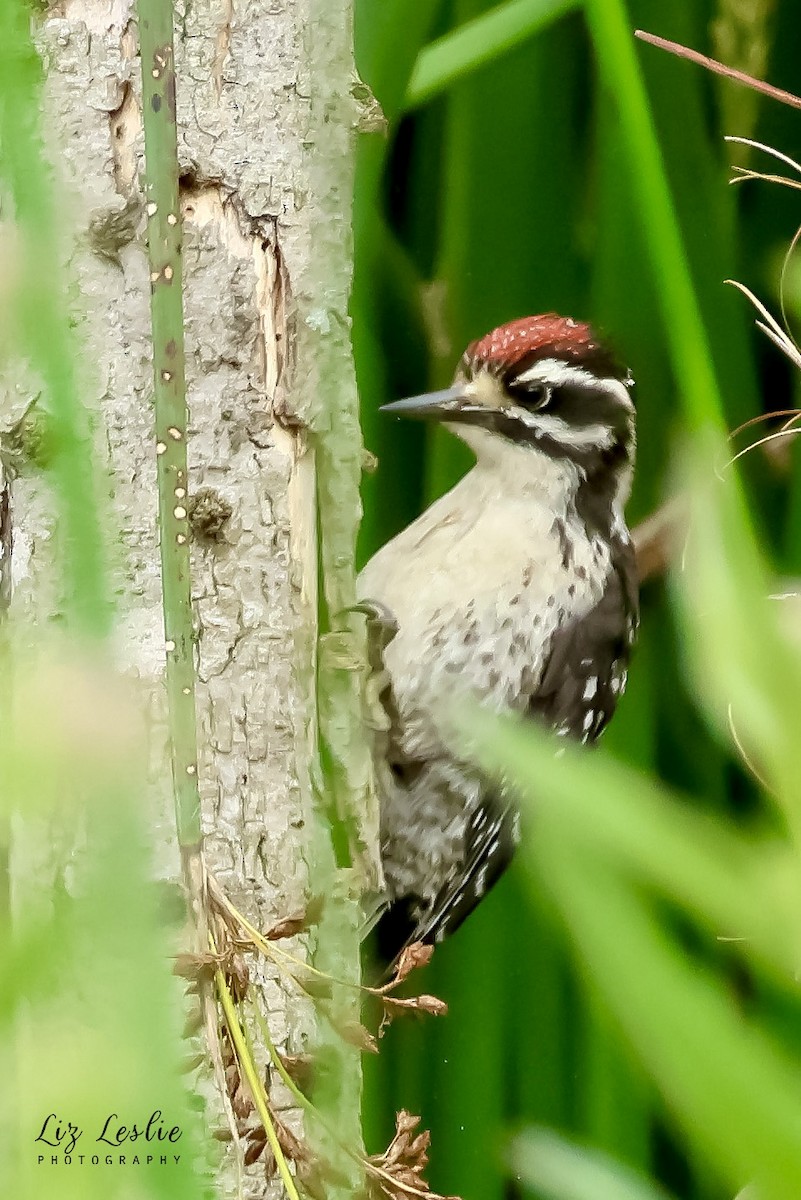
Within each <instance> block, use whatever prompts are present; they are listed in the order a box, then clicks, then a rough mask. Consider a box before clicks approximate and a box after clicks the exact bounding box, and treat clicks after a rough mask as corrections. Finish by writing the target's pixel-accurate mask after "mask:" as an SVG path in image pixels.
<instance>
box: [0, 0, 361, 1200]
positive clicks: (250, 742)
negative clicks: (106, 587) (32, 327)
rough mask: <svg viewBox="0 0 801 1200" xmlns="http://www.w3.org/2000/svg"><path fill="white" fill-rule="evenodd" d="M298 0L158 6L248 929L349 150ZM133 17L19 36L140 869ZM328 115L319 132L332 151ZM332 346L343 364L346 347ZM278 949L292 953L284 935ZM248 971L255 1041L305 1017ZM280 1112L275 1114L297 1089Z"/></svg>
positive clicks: (149, 523)
mask: <svg viewBox="0 0 801 1200" xmlns="http://www.w3.org/2000/svg"><path fill="white" fill-rule="evenodd" d="M312 8H313V0H303V2H299V3H291V2H290V0H277V2H275V3H268V0H243V2H242V3H241V4H237V5H236V6H235V5H234V3H233V0H194V2H193V4H192V5H191V6H189V5H187V6H186V8H185V10H184V9H179V10H178V12H177V14H176V65H177V77H178V119H179V154H180V158H181V166H182V171H183V172H184V179H183V185H184V186H183V215H184V219H185V272H186V273H185V304H186V332H187V376H188V396H189V406H190V430H189V443H188V449H189V458H190V475H191V478H190V491H193V492H194V493H195V494H197V493H198V490H199V489H209V490H208V491H206V492H204V493H203V498H204V513H198V514H197V520H196V531H197V537H196V539H195V548H194V555H193V596H194V601H195V613H196V622H197V630H198V653H199V688H198V708H199V748H200V760H199V781H200V789H201V797H202V803H203V825H204V832H205V849H206V857H207V862H208V866H209V868H210V869H211V870H212V871H213V872H214V873H215V875H216V876H217V878H218V880H219V882H220V883H221V885H222V887H223V888H224V890H225V891H226V892H227V894H228V895H229V896H230V898H231V899H232V901H233V902H234V904H236V905H237V907H239V908H240V909H241V910H242V911H244V912H245V913H246V914H247V915H248V916H249V918H250V919H251V920H252V921H253V923H254V924H256V925H257V926H258V927H259V928H261V929H267V928H269V926H270V925H271V924H273V923H274V922H275V920H276V919H277V918H279V917H281V916H284V915H287V914H292V913H295V912H297V911H298V910H300V909H302V908H303V905H304V901H305V897H306V890H307V884H308V877H309V864H310V862H311V861H312V859H313V857H314V854H315V850H314V843H313V839H314V837H315V836H316V835H314V834H313V832H312V830H313V828H314V819H313V813H312V787H311V773H310V764H311V763H312V761H313V753H314V749H315V747H314V737H315V735H314V724H313V713H314V704H313V661H314V660H313V656H314V647H315V644H316V625H315V620H316V617H315V612H316V603H317V578H316V561H317V550H316V542H315V497H314V462H313V453H312V451H311V449H310V444H309V439H308V435H307V432H306V424H307V423H308V422H309V421H313V419H314V411H315V405H316V403H317V401H318V397H317V396H316V395H314V394H309V390H310V387H316V379H315V376H316V373H315V370H314V359H315V354H316V353H317V349H318V345H319V342H320V339H325V337H326V335H327V334H328V333H329V332H330V329H331V327H332V326H338V328H339V329H340V330H343V329H344V330H346V329H347V316H346V313H347V297H348V292H349V285H350V279H349V273H348V259H349V245H350V243H349V206H350V195H349V190H348V188H349V163H347V162H345V163H343V168H342V171H341V172H340V177H339V179H338V180H337V181H336V185H335V186H334V187H333V189H332V188H331V186H330V180H327V178H326V172H325V167H324V163H323V159H322V158H321V157H320V156H319V155H318V156H315V153H314V145H313V143H314V141H315V135H314V133H313V131H312V130H313V114H312V106H311V101H310V97H311V96H312V95H313V94H316V95H317V96H318V97H319V95H320V91H321V89H323V93H325V90H326V89H332V95H333V96H334V98H335V100H336V101H337V104H336V105H335V108H338V111H339V114H340V116H341V115H342V113H343V112H345V113H346V114H347V111H348V102H347V97H348V95H349V88H350V79H349V77H348V71H349V69H350V60H349V54H350V36H349V25H350V18H349V6H348V4H347V3H346V2H344V0H343V3H341V4H329V5H328V8H327V16H328V18H329V21H332V22H333V24H332V29H333V30H334V31H335V32H334V36H333V40H332V36H331V30H329V34H328V37H327V40H326V47H325V55H326V59H327V61H326V62H322V61H321V64H318V65H320V69H321V71H322V72H323V76H322V77H321V76H320V75H317V76H315V70H316V67H315V63H314V60H313V53H315V51H314V50H313V38H312V37H311V33H312V26H311V22H312V19H313V17H314V13H313V11H312ZM332 9H335V10H337V11H336V12H332V11H331V10H332ZM133 17H134V13H133V5H132V3H131V2H130V0H64V3H63V4H62V5H61V6H59V7H58V8H54V9H51V10H50V12H49V13H48V14H47V16H46V18H45V20H44V22H43V30H42V37H41V45H42V47H43V52H44V54H45V59H46V64H47V72H48V80H47V111H46V113H45V126H46V128H47V130H48V136H49V139H50V143H51V144H50V147H49V149H50V153H51V156H52V160H53V163H54V167H55V175H56V181H57V182H56V186H57V188H58V191H59V196H60V201H61V207H62V210H63V212H64V215H65V230H66V232H67V235H68V241H67V242H65V248H64V256H65V260H67V262H68V272H69V279H70V281H71V283H72V286H73V289H74V294H73V308H74V313H75V317H76V319H77V321H78V329H77V336H78V337H79V339H80V341H81V343H82V357H83V362H84V377H83V380H82V384H83V388H84V396H85V400H86V403H87V404H88V405H89V407H90V409H91V410H92V412H93V413H94V414H95V415H96V420H97V429H98V446H99V448H100V449H101V452H103V451H105V453H106V457H107V463H108V470H109V474H110V479H111V485H110V486H111V491H112V494H113V516H114V521H115V524H116V525H117V526H118V527H119V528H120V529H121V530H122V542H121V546H120V548H119V557H118V561H117V563H116V564H115V569H116V582H117V588H118V593H119V605H120V612H119V621H118V625H117V633H116V642H115V648H116V653H117V658H118V661H119V664H120V666H121V667H122V668H123V669H124V670H125V671H126V672H128V673H130V674H132V675H134V676H135V677H136V678H137V679H139V680H140V681H141V686H142V692H143V696H144V698H145V703H146V705H147V707H148V709H149V720H150V726H151V734H152V737H151V744H152V748H153V749H152V772H151V773H152V778H153V786H154V791H155V792H156V794H157V796H158V798H159V803H158V804H157V805H156V807H157V809H158V812H159V814H160V815H159V816H158V818H157V828H156V830H155V841H156V844H157V848H158V859H159V866H158V869H159V873H160V874H161V875H162V876H163V877H165V878H169V879H175V878H177V877H178V870H179V866H178V855H177V847H176V844H175V833H174V828H173V818H172V810H171V802H170V797H169V779H168V768H167V766H166V764H167V761H168V760H167V756H166V753H165V739H166V723H165V720H164V711H163V694H162V690H161V677H162V672H163V668H164V634H163V623H162V613H161V594H160V583H159V570H158V543H157V510H156V480H155V453H154V437H153V415H152V405H151V359H150V340H149V339H150V324H149V322H150V318H149V281H148V267H147V259H146V251H145V242H144V227H145V214H144V202H143V196H142V190H141V182H140V177H141V171H142V165H143V162H142V155H143V138H142V122H141V109H140V102H139V94H140V87H139V60H138V57H137V40H136V33H135V25H134V22H133ZM334 72H336V73H338V74H339V78H338V80H337V81H336V88H335V87H334V82H335V81H334V77H333V73H334ZM337 89H338V91H337ZM343 97H345V101H344V108H343ZM332 111H333V110H332ZM347 123H348V122H347V120H346V121H345V122H344V124H341V125H340V127H339V128H338V129H336V130H334V129H333V127H332V131H331V132H332V136H334V137H335V141H336V146H335V152H336V153H339V154H340V155H341V152H342V146H343V145H344V147H345V158H346V159H347V139H348V137H349V130H348V128H347V127H346V126H347ZM343 138H344V139H345V140H344V142H343ZM321 164H322V165H321ZM323 228H324V229H325V230H326V232H327V237H328V240H329V241H330V242H331V244H332V245H334V246H337V247H338V248H339V249H338V262H337V268H338V273H337V274H336V275H335V276H334V277H331V276H330V275H329V276H328V278H327V279H326V277H325V273H326V271H327V270H328V267H327V264H326V262H325V261H322V260H321V259H320V257H319V253H316V248H315V245H314V244H313V241H314V237H315V236H316V237H317V238H318V239H319V232H320V230H321V229H323ZM317 250H318V251H319V246H318V247H317ZM323 285H324V289H325V290H323ZM299 330H300V331H302V336H300V337H299V336H298V331H299ZM344 345H345V346H346V345H347V338H346V337H345V339H344ZM345 354H346V355H347V351H345ZM339 361H340V363H341V364H344V367H343V378H344V380H345V385H346V386H347V384H348V383H350V385H351V386H352V377H351V368H350V365H349V363H348V361H347V358H345V359H343V358H342V355H341V354H340V358H339ZM5 382H6V384H7V386H6V387H4V388H3V393H2V410H0V421H1V422H2V427H3V429H5V430H9V429H10V428H11V427H12V426H14V425H15V423H17V422H19V421H20V419H21V418H22V416H23V414H24V413H25V412H26V411H27V410H28V408H29V405H30V403H31V401H32V399H33V398H34V397H35V395H36V390H37V388H36V381H35V380H33V379H30V378H28V377H27V376H26V375H25V372H24V370H23V369H22V368H21V367H20V368H19V369H18V371H17V372H16V374H15V375H14V376H13V377H11V378H8V379H7V380H6V381H5ZM33 411H34V412H35V407H34V410H33ZM355 450H356V452H357V453H358V447H357V448H355ZM204 515H205V516H206V517H208V518H209V520H208V521H207V522H206V523H205V524H203V522H202V520H201V518H202V517H203V516H204ZM13 523H14V538H15V541H14V555H13V574H14V584H15V586H14V590H13V597H12V600H11V607H12V613H13V612H16V613H18V614H23V615H29V614H30V615H36V617H37V619H39V620H42V619H46V618H47V617H49V616H52V615H53V614H55V613H57V612H58V608H59V598H58V595H57V591H56V589H55V587H54V584H53V573H52V572H51V570H50V569H49V567H48V560H49V555H48V546H49V544H50V543H51V540H52V537H53V523H52V516H51V507H50V504H49V502H48V494H47V485H46V476H43V475H42V474H41V473H40V472H38V471H37V470H36V469H35V468H34V467H32V466H31V465H30V464H25V463H23V464H22V469H21V473H20V476H19V478H18V479H17V480H16V482H15V484H14V496H13ZM201 525H202V528H201ZM209 533H211V534H212V536H211V537H209V536H208V534H209ZM215 534H216V536H214V535H215ZM59 862H61V857H60V856H56V858H54V862H53V865H52V869H51V870H50V871H49V873H50V875H51V876H55V875H57V874H58V872H59V870H60V867H59V866H58V863H59ZM47 873H48V872H47V871H45V874H47ZM40 884H41V879H40V881H39V885H40ZM286 948H287V949H290V950H291V951H292V952H294V953H297V954H299V955H300V956H301V957H302V956H303V955H304V946H303V945H302V944H287V945H286ZM260 982H261V984H262V993H263V996H264V1001H265V1009H266V1012H267V1014H268V1017H269V1021H270V1026H271V1029H272V1031H273V1036H274V1038H275V1040H276V1042H277V1044H278V1046H279V1049H281V1050H283V1051H287V1052H289V1053H293V1052H298V1051H299V1050H301V1049H303V1048H305V1045H306V1042H307V1039H308V1038H309V1036H310V1035H311V1034H312V1032H313V1029H314V1013H313V1011H312V1010H311V1008H310V1006H309V1004H308V1002H307V1001H302V1000H301V999H300V998H299V995H298V992H297V989H293V988H292V987H291V985H288V984H286V983H285V982H283V981H282V980H281V979H279V978H276V977H273V976H271V975H270V973H269V972H265V973H264V976H263V978H262V979H261V980H260ZM274 1099H276V1100H278V1102H279V1104H280V1103H281V1101H282V1096H281V1094H280V1093H276V1094H274ZM283 1101H284V1103H286V1104H287V1105H288V1096H284V1097H283ZM343 1115H344V1114H343ZM289 1120H290V1124H294V1125H295V1127H296V1128H297V1124H298V1114H290V1118H289ZM243 1178H244V1182H243ZM271 1189H273V1190H271ZM220 1192H221V1194H222V1195H225V1196H234V1195H243V1196H248V1197H250V1196H262V1195H269V1194H276V1195H279V1194H282V1188H281V1186H280V1183H278V1182H276V1183H274V1184H272V1185H269V1186H268V1187H267V1190H266V1191H265V1184H264V1177H263V1173H262V1170H261V1168H260V1167H259V1166H258V1165H257V1166H256V1167H255V1168H253V1169H252V1170H250V1171H246V1172H245V1173H244V1177H242V1176H241V1164H240V1169H239V1170H238V1169H237V1166H236V1164H235V1163H234V1162H232V1161H230V1162H228V1164H227V1165H226V1166H225V1167H224V1169H223V1172H222V1175H221V1184H220Z"/></svg>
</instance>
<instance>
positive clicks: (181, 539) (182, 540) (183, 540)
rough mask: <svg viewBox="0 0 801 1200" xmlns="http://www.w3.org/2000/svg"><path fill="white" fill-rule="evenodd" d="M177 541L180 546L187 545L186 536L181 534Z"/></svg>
mask: <svg viewBox="0 0 801 1200" xmlns="http://www.w3.org/2000/svg"><path fill="white" fill-rule="evenodd" d="M175 540H176V542H177V543H178V545H179V546H185V545H186V534H183V533H179V534H178V536H177V537H176V539H175Z"/></svg>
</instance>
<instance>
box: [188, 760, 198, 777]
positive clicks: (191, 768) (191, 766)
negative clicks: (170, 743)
mask: <svg viewBox="0 0 801 1200" xmlns="http://www.w3.org/2000/svg"><path fill="white" fill-rule="evenodd" d="M186 773H187V775H195V774H197V767H196V766H195V764H194V763H190V764H189V766H188V767H187V768H186Z"/></svg>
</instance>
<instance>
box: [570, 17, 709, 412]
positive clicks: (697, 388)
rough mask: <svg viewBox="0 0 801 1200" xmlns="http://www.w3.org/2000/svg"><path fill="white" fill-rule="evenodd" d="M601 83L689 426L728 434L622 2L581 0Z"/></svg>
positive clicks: (627, 18) (676, 218) (646, 96)
mask: <svg viewBox="0 0 801 1200" xmlns="http://www.w3.org/2000/svg"><path fill="white" fill-rule="evenodd" d="M584 8H585V12H586V16H587V21H588V23H589V26H590V31H591V33H592V38H593V42H594V44H595V49H596V53H597V55H598V62H599V65H600V69H601V72H602V74H603V76H604V80H605V83H606V86H607V87H608V88H609V90H610V92H611V93H612V94H613V95H614V97H615V100H616V103H617V112H618V119H619V121H620V129H621V133H622V139H623V144H624V148H625V152H626V154H627V155H628V158H629V178H630V180H631V186H632V189H633V190H634V192H635V194H636V197H637V207H638V210H639V212H640V214H641V217H642V222H643V227H644V230H645V241H646V245H647V247H648V252H649V254H650V256H651V265H652V269H653V272H654V277H655V279H656V281H657V291H658V294H659V300H660V303H661V305H662V310H663V316H664V321H665V333H666V337H667V342H668V347H669V350H670V353H671V357H672V359H673V365H674V370H675V374H676V379H677V380H680V381H681V389H680V399H681V400H682V401H683V404H684V410H685V413H686V416H687V420H688V422H689V424H690V427H691V428H692V429H697V428H699V427H700V426H701V425H703V424H710V423H711V424H713V425H715V426H716V427H717V428H718V429H719V430H721V431H724V430H725V420H724V415H723V402H722V400H721V396H720V392H719V389H718V384H717V379H716V376H715V369H714V365H713V362H712V355H711V352H710V349H709V345H708V342H707V339H706V335H705V333H704V321H703V317H702V314H701V308H700V305H699V303H698V298H697V296H696V293H695V287H694V285H693V280H692V276H691V274H690V267H689V264H688V262H687V255H686V253H685V249H684V241H683V238H682V233H681V228H680V226H679V221H678V217H677V215H676V210H675V207H674V204H673V198H672V195H671V191H670V184H669V183H668V178H667V172H666V171H665V164H664V162H663V159H662V152H661V150H660V148H659V139H658V137H657V133H656V127H655V125H654V119H653V116H652V113H651V107H650V104H649V101H648V94H647V92H646V90H645V82H644V80H643V77H642V72H641V70H640V64H639V62H638V61H637V55H636V53H635V47H634V36H633V32H632V23H631V21H630V20H629V17H628V13H627V11H626V7H625V4H624V3H623V0H585V4H584Z"/></svg>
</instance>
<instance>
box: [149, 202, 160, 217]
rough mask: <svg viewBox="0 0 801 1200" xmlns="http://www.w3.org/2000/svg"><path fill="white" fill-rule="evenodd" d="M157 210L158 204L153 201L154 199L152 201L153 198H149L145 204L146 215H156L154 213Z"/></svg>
mask: <svg viewBox="0 0 801 1200" xmlns="http://www.w3.org/2000/svg"><path fill="white" fill-rule="evenodd" d="M158 211H159V206H158V204H156V203H154V201H153V200H151V201H150V203H149V204H148V206H147V215H148V216H149V217H155V215H156V213H157V212H158Z"/></svg>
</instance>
